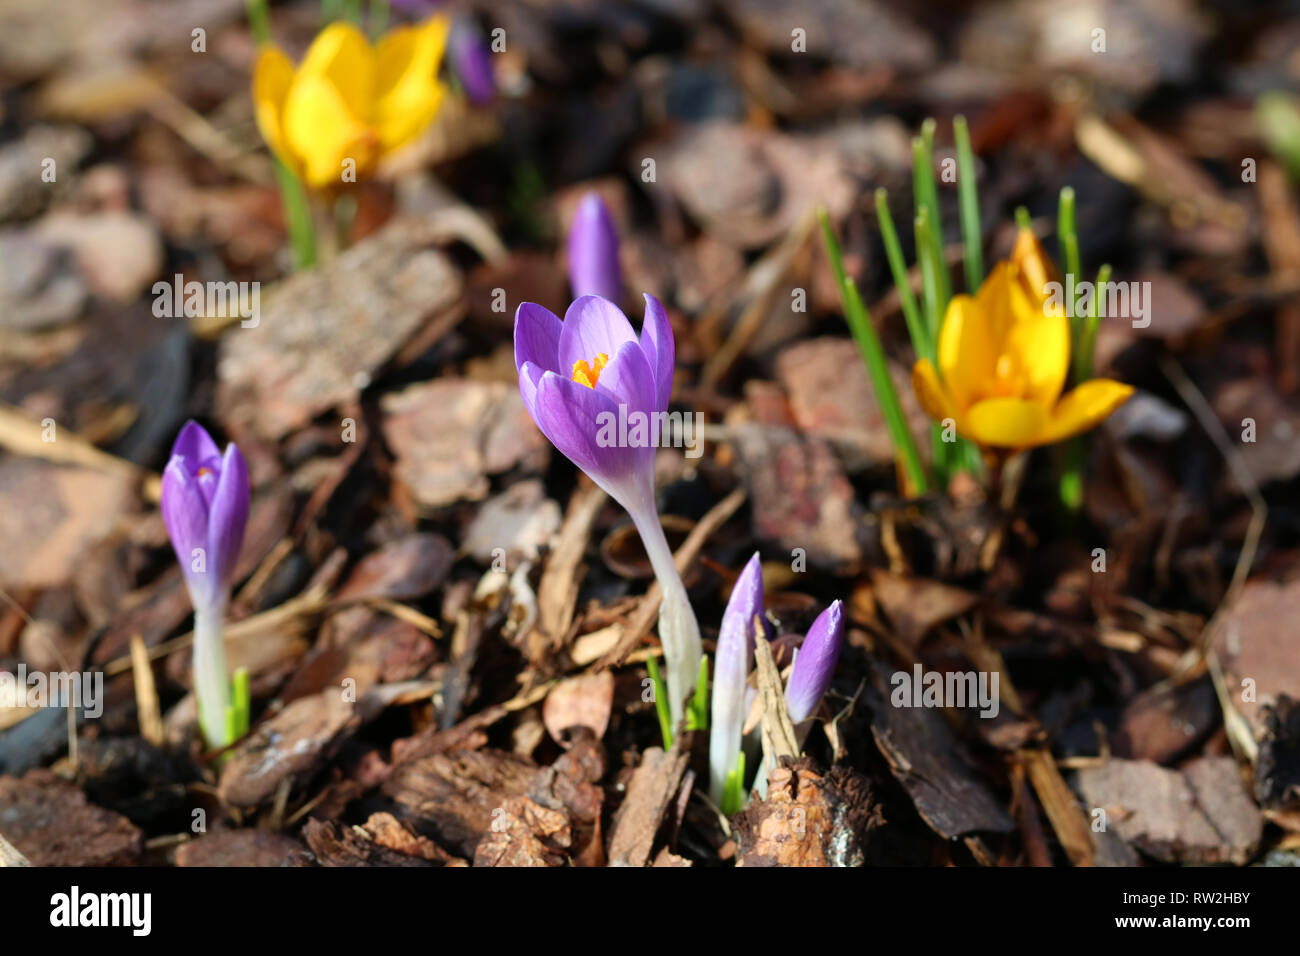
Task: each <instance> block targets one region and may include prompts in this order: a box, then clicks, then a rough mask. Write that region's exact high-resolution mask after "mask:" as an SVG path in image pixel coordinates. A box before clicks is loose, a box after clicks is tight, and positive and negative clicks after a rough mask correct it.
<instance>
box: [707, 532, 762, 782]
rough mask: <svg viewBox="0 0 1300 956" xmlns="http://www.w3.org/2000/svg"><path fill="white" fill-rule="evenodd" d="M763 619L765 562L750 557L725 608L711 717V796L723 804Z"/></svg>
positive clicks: (742, 726)
mask: <svg viewBox="0 0 1300 956" xmlns="http://www.w3.org/2000/svg"><path fill="white" fill-rule="evenodd" d="M762 622H763V566H762V563H761V562H760V561H759V559H758V553H757V552H755V553H754V556H753V557H752V558H750V559H749V563H747V564H746V565H745V567H744V569H743V570H742V571H741V572H740V576H739V577H737V578H736V583H735V585H734V586H733V587H732V589H731V597H730V598H729V599H728V601H727V609H726V610H725V611H724V612H723V613H722V627H721V628H720V629H719V631H718V649H717V651H716V652H715V653H714V655H713V702H712V712H711V715H710V718H709V796H710V797H712V799H713V802H714V803H717V804H719V805H721V803H722V792H723V789H724V787H725V786H726V783H727V775H728V774H729V773H730V772H731V770H732V768H733V767H735V765H736V756H737V755H738V754H739V753H740V742H741V736H742V731H743V730H744V726H745V714H746V713H747V712H748V709H749V708H748V707H747V706H746V693H745V678H747V677H748V676H749V671H750V669H751V668H752V667H753V664H754V628H755V626H756V625H757V626H762Z"/></svg>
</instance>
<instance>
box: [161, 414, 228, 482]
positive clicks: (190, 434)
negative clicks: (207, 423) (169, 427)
mask: <svg viewBox="0 0 1300 956" xmlns="http://www.w3.org/2000/svg"><path fill="white" fill-rule="evenodd" d="M178 455H179V456H180V457H181V458H182V459H184V467H185V470H186V471H187V472H188V473H189V474H191V475H197V474H198V472H199V469H200V468H202V467H204V466H205V465H206V466H207V467H209V468H211V467H212V465H213V463H214V462H215V461H220V460H221V449H220V448H218V447H217V443H216V442H214V441H213V440H212V436H211V435H209V434H208V432H207V429H205V428H204V427H203V426H202V425H200V424H199V423H198V422H196V421H194V419H190V420H189V421H187V422H186V423H185V424H184V426H183V427H182V428H181V431H180V434H179V435H177V436H176V441H175V442H174V443H173V444H172V457H173V458H175V457H177V456H178Z"/></svg>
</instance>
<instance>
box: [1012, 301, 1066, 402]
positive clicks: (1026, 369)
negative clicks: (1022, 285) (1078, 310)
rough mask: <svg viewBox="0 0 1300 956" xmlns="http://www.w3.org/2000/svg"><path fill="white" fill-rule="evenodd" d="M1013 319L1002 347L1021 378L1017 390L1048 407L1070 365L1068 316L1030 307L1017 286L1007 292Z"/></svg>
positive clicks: (1046, 309)
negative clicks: (1009, 294)
mask: <svg viewBox="0 0 1300 956" xmlns="http://www.w3.org/2000/svg"><path fill="white" fill-rule="evenodd" d="M1011 298H1012V302H1013V303H1015V304H1014V306H1013V308H1014V309H1015V311H1016V312H1017V320H1016V322H1015V323H1013V324H1012V326H1011V328H1010V331H1009V332H1008V334H1007V339H1006V343H1005V349H1006V352H1007V354H1008V355H1010V356H1011V360H1012V364H1013V365H1015V366H1016V367H1017V369H1018V374H1019V377H1020V379H1021V381H1020V383H1019V386H1018V389H1017V394H1018V397H1020V398H1027V399H1029V400H1031V401H1035V402H1038V403H1039V404H1041V405H1045V406H1047V407H1048V408H1050V407H1051V406H1053V405H1054V404H1056V400H1057V398H1059V397H1060V394H1061V388H1062V386H1064V385H1065V376H1066V373H1067V372H1068V371H1069V369H1070V320H1069V319H1067V318H1066V317H1065V314H1064V313H1063V312H1060V311H1059V310H1056V309H1051V308H1044V307H1041V306H1040V307H1039V308H1037V309H1034V308H1033V307H1032V306H1029V305H1028V300H1027V298H1026V297H1025V295H1024V293H1023V292H1021V291H1020V290H1014V291H1013V292H1012V293H1011Z"/></svg>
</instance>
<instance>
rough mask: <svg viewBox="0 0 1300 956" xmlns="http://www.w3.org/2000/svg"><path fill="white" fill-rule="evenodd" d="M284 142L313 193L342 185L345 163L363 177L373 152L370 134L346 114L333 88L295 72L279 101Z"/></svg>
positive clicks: (375, 144) (374, 141) (375, 141)
mask: <svg viewBox="0 0 1300 956" xmlns="http://www.w3.org/2000/svg"><path fill="white" fill-rule="evenodd" d="M284 138H285V141H286V142H287V143H288V146H289V148H290V149H291V150H293V152H294V153H296V154H297V155H298V156H299V157H301V159H302V167H303V168H302V173H301V175H302V177H303V178H304V179H305V180H306V182H307V185H309V186H311V187H313V188H316V189H319V188H323V187H326V186H332V185H336V184H338V183H340V182H342V181H343V173H344V172H345V170H347V169H348V168H349V166H347V165H345V163H347V162H348V161H351V162H352V163H354V164H355V167H356V173H357V175H358V177H360V176H362V175H364V174H365V173H366V172H367V171H368V170H369V169H370V168H371V167H372V166H373V165H374V163H375V159H376V157H377V156H378V151H379V142H378V139H377V138H376V136H375V133H374V130H372V129H371V128H370V127H369V126H367V125H365V124H364V123H362V122H360V121H359V120H358V119H357V118H356V117H355V116H354V115H353V114H352V112H351V111H350V110H349V109H348V107H347V104H346V103H345V102H344V100H343V97H342V96H341V94H340V92H339V88H338V87H337V86H335V85H334V84H333V83H331V82H329V81H328V80H326V79H323V78H320V77H314V76H303V75H301V74H299V76H298V77H297V78H295V80H294V83H293V87H292V89H290V90H289V98H288V100H287V101H286V102H285V108H284Z"/></svg>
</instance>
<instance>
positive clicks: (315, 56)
mask: <svg viewBox="0 0 1300 956" xmlns="http://www.w3.org/2000/svg"><path fill="white" fill-rule="evenodd" d="M311 78H315V79H320V80H324V81H326V82H327V83H329V84H330V85H332V86H333V87H334V88H335V89H336V90H337V91H338V95H339V99H340V100H341V101H342V102H343V105H344V107H345V108H346V109H347V111H348V112H349V113H350V114H351V115H352V117H353V118H354V119H355V120H357V121H358V122H366V121H368V120H369V118H370V113H371V108H372V104H373V102H374V95H375V93H374V90H375V51H374V50H373V49H371V47H370V43H369V41H368V40H366V35H365V34H364V33H362V32H361V31H360V30H358V29H357V28H356V27H355V26H353V25H352V24H351V23H346V22H343V21H336V22H334V23H331V24H330V25H329V26H327V27H326V28H325V29H324V30H322V31H321V32H320V33H318V34H317V35H316V39H315V40H312V42H311V46H310V47H309V48H308V49H307V55H306V56H305V57H303V59H302V63H301V64H300V65H299V67H298V79H311Z"/></svg>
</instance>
